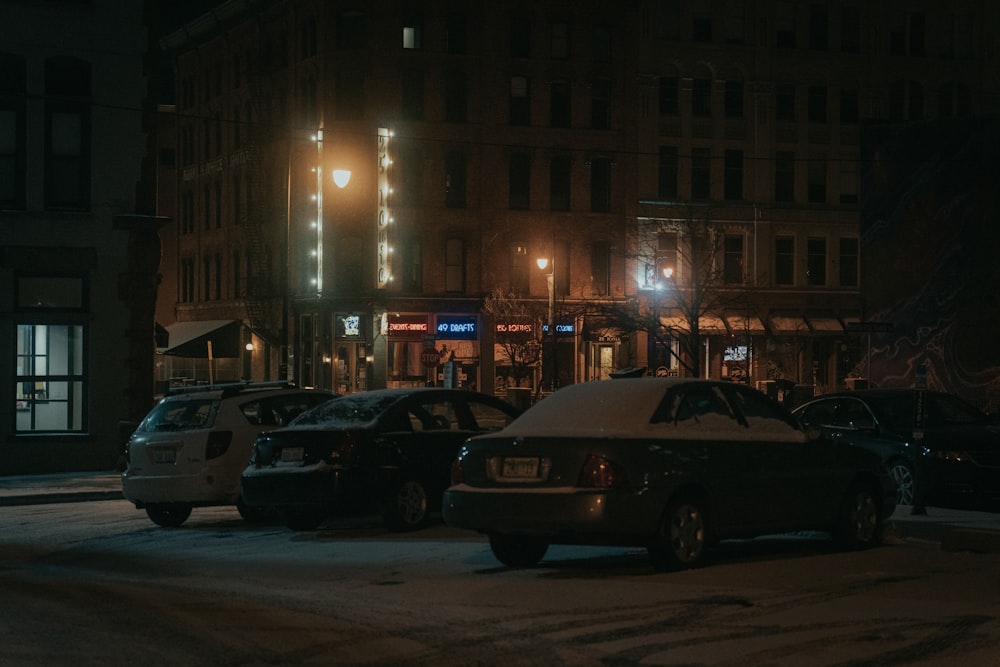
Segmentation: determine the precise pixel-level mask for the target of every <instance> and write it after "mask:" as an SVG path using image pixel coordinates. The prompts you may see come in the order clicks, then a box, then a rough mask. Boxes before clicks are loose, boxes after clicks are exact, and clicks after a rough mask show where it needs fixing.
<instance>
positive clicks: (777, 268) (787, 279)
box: [774, 236, 795, 285]
mask: <svg viewBox="0 0 1000 667" xmlns="http://www.w3.org/2000/svg"><path fill="white" fill-rule="evenodd" d="M774 284H775V285H794V284H795V239H794V238H792V237H791V236H779V237H778V238H776V239H775V240H774Z"/></svg>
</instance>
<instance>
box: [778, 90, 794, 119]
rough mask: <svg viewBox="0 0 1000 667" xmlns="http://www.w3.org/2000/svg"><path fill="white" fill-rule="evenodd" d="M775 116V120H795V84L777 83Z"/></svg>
mask: <svg viewBox="0 0 1000 667" xmlns="http://www.w3.org/2000/svg"><path fill="white" fill-rule="evenodd" d="M774 118H775V120H788V121H794V120H795V86H794V85H793V84H791V83H779V84H775V86H774Z"/></svg>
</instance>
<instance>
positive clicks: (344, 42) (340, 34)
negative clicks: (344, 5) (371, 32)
mask: <svg viewBox="0 0 1000 667" xmlns="http://www.w3.org/2000/svg"><path fill="white" fill-rule="evenodd" d="M364 45H365V15H364V14H362V13H361V12H357V11H347V12H343V13H341V14H340V15H339V16H338V17H337V48H338V49H340V50H342V51H347V50H351V51H353V50H357V49H360V48H363V47H364Z"/></svg>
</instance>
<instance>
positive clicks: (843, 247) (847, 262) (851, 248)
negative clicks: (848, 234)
mask: <svg viewBox="0 0 1000 667" xmlns="http://www.w3.org/2000/svg"><path fill="white" fill-rule="evenodd" d="M857 285H858V240H857V239H855V238H847V239H840V286H841V287H857Z"/></svg>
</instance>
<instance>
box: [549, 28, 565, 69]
mask: <svg viewBox="0 0 1000 667" xmlns="http://www.w3.org/2000/svg"><path fill="white" fill-rule="evenodd" d="M551 46H552V49H551V55H552V57H553V58H555V59H557V60H565V59H566V58H569V24H568V23H562V22H557V23H553V24H552V45H551Z"/></svg>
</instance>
